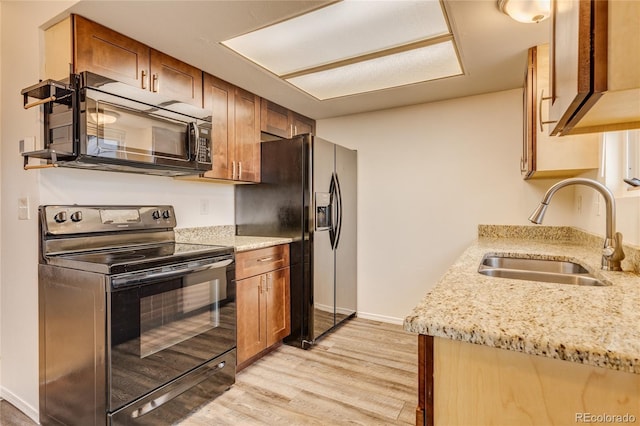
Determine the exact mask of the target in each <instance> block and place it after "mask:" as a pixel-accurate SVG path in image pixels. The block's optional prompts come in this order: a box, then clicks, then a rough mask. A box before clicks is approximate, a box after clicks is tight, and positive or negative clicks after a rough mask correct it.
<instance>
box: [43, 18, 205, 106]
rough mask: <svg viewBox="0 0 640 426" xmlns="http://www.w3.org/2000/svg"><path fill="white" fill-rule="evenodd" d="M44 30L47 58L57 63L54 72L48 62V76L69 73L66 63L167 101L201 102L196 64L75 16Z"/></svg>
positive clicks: (195, 103)
mask: <svg viewBox="0 0 640 426" xmlns="http://www.w3.org/2000/svg"><path fill="white" fill-rule="evenodd" d="M65 33H68V36H67V35H66V34H65ZM45 34H46V35H45V38H46V50H47V53H46V57H47V58H46V62H51V63H52V64H58V65H57V66H59V67H60V68H61V69H60V70H55V71H54V70H52V69H50V67H49V66H47V71H46V72H47V77H49V78H60V75H62V76H65V73H66V76H68V74H69V66H68V64H69V63H71V64H72V69H73V72H76V73H79V72H82V71H90V72H93V73H96V74H99V75H102V76H104V77H108V78H111V79H113V80H116V81H120V82H122V83H126V84H128V85H131V86H134V87H138V88H141V89H145V90H150V91H152V92H156V93H160V94H162V95H164V96H166V97H167V98H170V99H172V100H176V101H181V102H185V103H189V104H192V105H196V106H199V107H202V106H203V103H202V71H201V70H200V69H198V68H195V67H193V66H191V65H189V64H186V63H184V62H182V61H179V60H177V59H175V58H173V57H171V56H169V55H165V54H164V53H162V52H158V51H157V50H154V49H152V48H150V47H149V46H147V45H145V44H142V43H140V42H138V41H136V40H133V39H131V38H129V37H127V36H125V35H123V34H120V33H118V32H115V31H113V30H111V29H109V28H106V27H104V26H102V25H100V24H98V23H96V22H93V21H90V20H88V19H86V18H83V17H82V16H78V15H71V16H70V17H69V18H67V19H65V20H64V21H62V22H60V23H58V24H56V25H54V26H53V27H51V28H50V29H49V30H47V32H46V33H45ZM67 40H68V41H67ZM70 46H72V51H70ZM65 52H67V54H66V55H65ZM69 53H71V54H72V56H71V57H69ZM53 55H56V56H57V57H55V58H53V57H52V56H53ZM59 55H63V58H60V57H59ZM49 59H51V61H49ZM71 59H72V60H71ZM65 65H66V67H65ZM64 68H66V69H64Z"/></svg>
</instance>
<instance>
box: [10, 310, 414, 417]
mask: <svg viewBox="0 0 640 426" xmlns="http://www.w3.org/2000/svg"><path fill="white" fill-rule="evenodd" d="M417 359H418V356H417V336H416V335H415V334H409V333H406V332H404V331H403V330H402V327H401V326H399V325H391V324H385V323H380V322H375V321H368V320H364V319H360V318H354V319H352V320H349V321H347V322H346V323H345V324H344V325H342V326H341V327H339V328H338V329H337V330H335V331H334V332H332V333H331V334H329V335H327V336H325V337H324V338H322V339H321V340H320V341H319V342H318V343H317V344H316V345H315V346H314V347H313V348H311V349H309V350H302V349H298V348H294V347H291V346H287V345H282V346H281V347H279V348H278V349H276V350H275V351H273V352H272V353H270V354H269V355H267V356H265V357H264V358H262V359H260V360H259V361H257V362H255V363H254V364H252V365H251V366H249V367H247V368H246V369H244V370H242V371H241V372H240V373H238V375H237V377H236V384H235V385H233V387H232V388H231V389H230V390H228V391H227V392H225V393H224V394H223V395H221V396H219V397H218V398H216V399H215V400H213V401H211V402H210V403H208V404H207V405H205V406H203V407H201V408H200V409H199V410H198V411H196V412H194V413H193V414H192V415H191V416H190V417H189V418H187V419H185V420H184V421H182V422H181V423H180V425H181V426H211V425H243V426H245V425H247V426H249V425H278V426H282V425H322V426H326V425H347V424H348V425H354V424H355V425H367V426H369V425H412V424H415V409H416V405H417V394H418V390H417V388H418V374H417ZM2 404H3V405H0V406H2V407H4V406H5V405H8V404H7V403H6V402H5V401H3V402H2ZM1 412H2V413H3V414H4V412H5V410H4V408H3V410H2V411H1ZM25 418H26V417H25ZM0 420H2V419H0ZM27 421H28V423H19V422H18V423H6V424H7V425H11V426H14V425H16V426H23V425H33V422H31V421H30V420H29V419H27ZM0 424H2V425H5V423H4V422H3V421H0Z"/></svg>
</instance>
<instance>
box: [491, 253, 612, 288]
mask: <svg viewBox="0 0 640 426" xmlns="http://www.w3.org/2000/svg"><path fill="white" fill-rule="evenodd" d="M478 272H479V273H481V274H483V275H487V276H490V277H499V278H511V279H516V280H528V281H543V282H548V283H559V284H575V285H586V286H605V285H609V284H608V283H606V282H604V281H602V280H600V279H598V278H596V277H595V276H594V275H592V274H590V273H589V271H588V270H587V269H586V268H585V267H584V266H582V265H580V264H578V263H575V262H570V261H566V260H551V259H529V258H524V257H509V256H505V255H500V254H491V253H489V254H486V255H484V257H483V258H482V262H481V263H480V267H479V268H478Z"/></svg>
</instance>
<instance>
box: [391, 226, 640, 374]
mask: <svg viewBox="0 0 640 426" xmlns="http://www.w3.org/2000/svg"><path fill="white" fill-rule="evenodd" d="M598 244H600V246H598ZM601 244H602V239H601V238H599V237H594V236H591V235H590V234H586V233H584V232H582V231H578V230H575V229H573V228H567V227H523V226H521V227H500V226H485V225H481V226H480V227H479V237H478V240H477V241H476V242H475V243H474V244H472V245H471V247H469V248H468V249H467V250H466V251H465V252H464V253H463V254H462V255H461V256H460V257H459V258H458V260H456V262H455V263H454V264H453V265H452V266H451V267H450V268H449V270H448V271H447V272H446V273H445V275H444V276H443V277H442V278H441V279H440V281H439V282H438V284H437V285H436V286H435V287H434V288H433V289H432V290H431V291H430V292H429V293H428V294H427V295H426V296H425V297H424V299H423V300H422V301H421V302H420V303H419V304H418V305H417V306H416V307H415V308H414V309H413V311H412V312H411V313H410V314H409V315H408V316H407V317H406V318H405V321H404V328H405V330H407V331H410V332H414V333H420V334H426V335H430V336H437V337H444V338H449V339H453V340H461V341H465V342H470V343H477V344H483V345H486V346H491V347H496V348H502V349H508V350H514V351H518V352H524V353H527V354H531V355H541V356H547V357H551V358H557V359H562V360H567V361H572V362H578V363H583V364H589V365H594V366H599V367H605V368H611V369H614V370H621V371H626V372H631V373H635V374H640V275H637V273H635V272H607V271H602V270H601V269H600V259H601V251H600V249H599V248H598V247H601ZM625 252H626V253H627V258H628V259H629V260H627V261H625V263H623V268H624V269H625V270H630V271H633V270H637V264H635V263H636V259H638V253H640V251H639V250H638V248H637V247H636V248H633V247H629V248H628V247H627V246H625ZM486 253H500V254H505V253H506V254H510V255H512V256H513V255H517V256H525V257H527V256H530V257H536V256H538V257H540V256H543V257H545V258H546V257H547V256H549V258H551V259H557V260H572V261H574V262H577V263H580V264H582V265H583V266H585V267H587V269H588V270H589V272H591V273H593V274H594V275H596V276H597V277H598V278H600V279H603V280H605V281H607V282H609V283H610V284H611V285H610V286H603V287H592V286H577V285H568V284H556V283H544V282H534V281H523V280H515V279H507V278H496V277H489V276H485V275H481V274H479V273H478V266H479V265H480V262H481V260H482V257H483V256H484V255H485V254H486Z"/></svg>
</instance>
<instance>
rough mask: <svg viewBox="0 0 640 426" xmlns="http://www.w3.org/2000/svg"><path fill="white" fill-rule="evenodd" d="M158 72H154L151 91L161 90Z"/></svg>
mask: <svg viewBox="0 0 640 426" xmlns="http://www.w3.org/2000/svg"><path fill="white" fill-rule="evenodd" d="M158 80H159V78H158V73H155V74H153V78H152V80H151V91H152V92H154V93H157V92H158V90H160V82H159V81H158Z"/></svg>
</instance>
